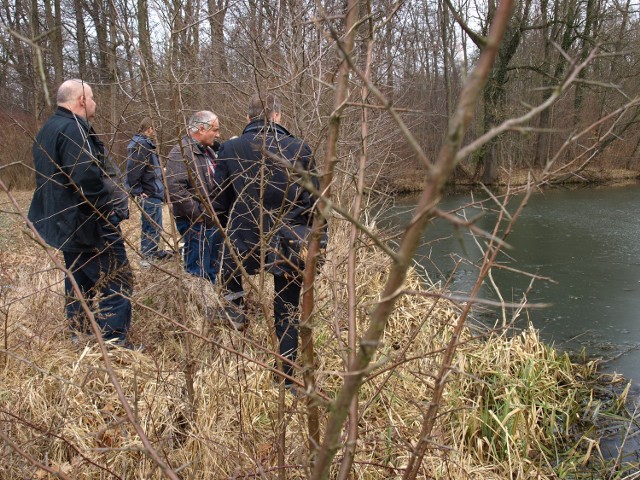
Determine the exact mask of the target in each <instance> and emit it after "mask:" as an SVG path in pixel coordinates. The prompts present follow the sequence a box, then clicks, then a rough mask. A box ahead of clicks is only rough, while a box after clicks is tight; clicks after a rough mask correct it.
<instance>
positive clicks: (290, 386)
mask: <svg viewBox="0 0 640 480" xmlns="http://www.w3.org/2000/svg"><path fill="white" fill-rule="evenodd" d="M284 389H285V391H287V392H289V393H290V394H291V396H292V397H293V398H303V397H304V396H305V393H304V390H303V389H302V388H300V387H299V386H298V385H296V384H295V383H286V382H285V384H284Z"/></svg>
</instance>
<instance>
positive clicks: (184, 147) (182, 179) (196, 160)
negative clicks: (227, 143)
mask: <svg viewBox="0 0 640 480" xmlns="http://www.w3.org/2000/svg"><path fill="white" fill-rule="evenodd" d="M215 168H216V154H215V152H214V151H213V149H211V148H209V147H205V146H203V145H201V144H200V143H198V142H196V141H195V140H194V139H193V138H191V137H190V136H189V135H187V136H186V137H184V138H182V140H180V142H179V143H177V144H176V145H175V146H174V147H173V148H172V149H171V152H169V160H168V162H167V172H166V177H167V187H168V189H169V202H170V203H171V205H172V206H173V214H174V215H175V216H176V217H177V218H184V219H187V220H189V221H190V222H191V223H198V222H204V223H205V224H206V225H207V226H209V227H213V226H214V225H215V224H214V223H213V220H212V218H211V216H210V215H209V214H208V213H207V209H206V208H205V203H207V202H209V201H210V197H211V194H212V193H213V191H214V188H213V187H214V183H213V173H214V169H215Z"/></svg>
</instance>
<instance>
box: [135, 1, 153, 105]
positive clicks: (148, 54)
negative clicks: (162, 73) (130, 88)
mask: <svg viewBox="0 0 640 480" xmlns="http://www.w3.org/2000/svg"><path fill="white" fill-rule="evenodd" d="M137 20H138V43H139V45H140V57H141V58H140V60H141V61H140V65H141V68H140V71H141V74H142V84H143V86H144V87H143V88H145V89H146V88H147V86H148V84H149V82H150V80H151V77H152V76H153V53H152V51H151V32H150V31H149V4H148V0H138V11H137ZM145 91H146V90H145ZM147 101H148V95H147Z"/></svg>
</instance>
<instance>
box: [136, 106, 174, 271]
mask: <svg viewBox="0 0 640 480" xmlns="http://www.w3.org/2000/svg"><path fill="white" fill-rule="evenodd" d="M154 136H155V128H154V126H153V121H152V119H151V118H150V117H145V118H143V119H142V121H141V122H140V128H138V133H136V134H135V135H134V136H133V138H132V139H131V141H130V142H129V145H128V147H127V153H128V155H127V183H128V185H129V189H130V190H129V191H130V193H131V195H133V196H134V197H136V198H137V199H138V201H139V203H140V207H141V209H142V215H141V224H142V235H141V236H140V252H141V254H142V257H143V259H144V260H145V261H148V260H153V259H159V260H162V259H164V258H167V257H169V256H171V254H170V253H169V252H168V251H166V250H162V249H160V235H161V233H162V202H163V201H164V198H165V195H164V184H163V183H162V168H161V166H160V161H159V160H158V155H157V154H156V145H155V143H153V137H154Z"/></svg>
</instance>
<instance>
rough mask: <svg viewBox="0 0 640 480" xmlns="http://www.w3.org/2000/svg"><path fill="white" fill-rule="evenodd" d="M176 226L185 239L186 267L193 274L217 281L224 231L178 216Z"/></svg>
mask: <svg viewBox="0 0 640 480" xmlns="http://www.w3.org/2000/svg"><path fill="white" fill-rule="evenodd" d="M176 227H177V228H178V231H179V232H180V235H182V240H183V241H184V250H183V254H182V257H183V260H184V269H185V270H186V271H187V272H188V273H190V274H191V275H195V276H196V277H202V278H206V279H207V280H209V281H210V282H211V283H216V277H217V276H218V271H219V270H220V258H219V257H220V246H221V244H222V233H221V232H220V231H219V230H218V229H217V228H215V227H214V228H207V227H205V225H204V223H195V224H192V223H191V222H190V221H189V220H186V219H184V218H176Z"/></svg>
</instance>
